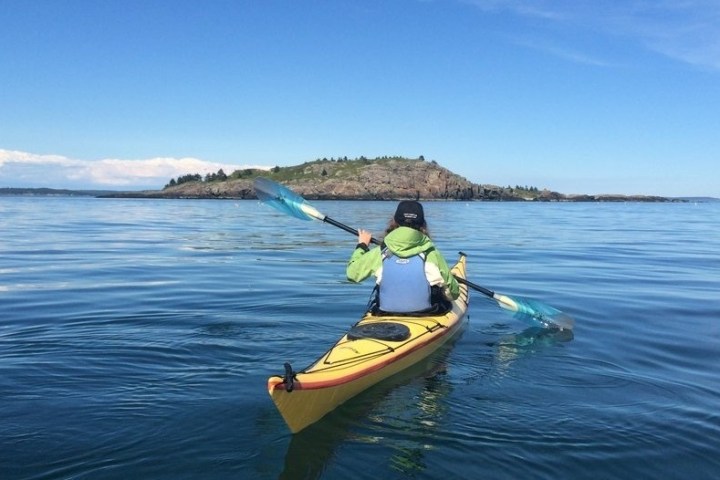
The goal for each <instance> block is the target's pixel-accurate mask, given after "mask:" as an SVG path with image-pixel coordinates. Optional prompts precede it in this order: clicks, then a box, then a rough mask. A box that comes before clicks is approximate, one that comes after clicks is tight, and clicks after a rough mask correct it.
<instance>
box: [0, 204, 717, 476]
mask: <svg viewBox="0 0 720 480" xmlns="http://www.w3.org/2000/svg"><path fill="white" fill-rule="evenodd" d="M315 205H316V206H317V207H318V208H319V209H320V210H321V211H322V212H323V213H325V214H327V215H329V216H330V217H332V218H335V219H336V220H339V221H342V222H344V223H348V224H350V225H353V226H356V227H357V226H363V227H366V228H369V229H371V230H373V231H376V232H379V231H380V230H382V228H383V227H384V225H385V219H386V218H388V217H389V216H390V215H391V213H392V212H393V210H394V207H395V204H394V203H383V202H316V203H315ZM426 213H427V216H428V219H429V221H430V226H431V229H432V231H433V233H434V237H435V240H436V243H437V244H438V246H439V248H440V250H441V251H443V253H445V255H446V257H448V258H449V259H452V258H455V256H456V252H457V251H459V250H462V251H464V252H466V253H468V254H469V262H468V272H469V279H470V280H472V281H474V282H475V283H477V284H480V285H483V286H485V287H488V288H491V289H494V290H497V291H498V292H501V293H506V294H510V295H522V296H527V297H532V298H535V299H538V300H541V301H543V302H545V303H548V304H550V305H552V306H554V307H556V308H559V309H560V310H563V311H565V312H567V313H569V314H571V315H572V316H573V317H574V318H575V320H576V328H575V331H574V336H568V335H558V334H555V335H548V334H547V333H543V332H538V331H536V330H528V329H526V325H524V324H522V323H520V322H519V321H517V320H515V319H513V318H512V317H511V316H509V315H508V314H507V313H506V312H504V311H503V310H501V309H499V308H497V306H496V305H495V303H494V302H492V301H490V300H488V299H486V298H485V297H483V296H481V295H479V294H475V295H471V307H470V319H469V322H468V323H467V328H466V329H465V331H464V333H463V335H462V336H461V337H460V338H459V340H458V341H457V342H456V343H455V344H454V345H453V346H452V347H451V348H449V349H446V350H444V351H443V352H441V353H440V354H439V355H437V356H435V357H432V358H431V359H430V361H429V362H427V363H426V364H424V365H420V366H418V367H417V368H414V369H413V370H412V371H410V372H407V373H406V374H404V375H401V376H399V377H397V378H394V379H392V380H391V381H388V382H385V383H382V384H380V385H378V386H377V387H375V388H373V389H371V390H369V391H368V392H366V393H365V394H363V395H361V396H359V397H357V398H356V399H355V400H354V401H352V402H350V403H349V404H347V405H346V406H344V407H342V408H340V409H338V410H337V411H335V412H334V413H333V414H331V415H330V416H329V417H327V418H326V419H325V420H324V421H322V422H320V423H318V424H316V425H315V426H313V427H311V428H309V429H307V430H305V431H304V432H301V433H300V434H298V435H295V436H293V435H291V434H290V433H289V432H288V430H287V428H286V427H285V425H284V423H283V421H282V419H281V417H280V416H279V414H278V413H277V412H276V410H275V407H274V405H273V404H272V402H271V400H270V398H269V396H268V395H267V391H266V381H267V377H268V376H270V375H272V374H276V373H280V372H281V371H282V365H283V363H284V362H285V361H291V362H292V363H293V365H294V366H295V367H296V368H297V369H299V368H302V367H304V366H306V365H307V364H309V363H310V362H311V361H312V360H314V359H315V358H316V357H317V356H319V355H320V354H321V353H323V352H324V351H325V350H326V349H327V348H328V347H329V346H330V345H331V344H332V342H333V341H334V340H335V339H336V338H337V337H339V336H340V335H341V334H342V333H343V332H344V331H345V330H346V329H347V328H348V327H349V326H350V325H351V324H352V323H354V322H355V321H356V320H357V319H358V318H359V316H360V315H361V313H362V312H363V308H364V306H365V304H366V301H367V298H368V294H369V292H370V289H371V285H370V283H366V284H362V285H353V284H349V283H347V282H346V281H345V279H344V268H345V261H346V260H347V258H348V256H349V255H350V253H351V250H352V249H353V248H354V246H355V238H353V237H352V236H351V235H349V234H347V233H345V232H343V231H341V230H339V229H336V228H334V227H332V226H330V225H323V224H320V223H317V222H301V221H299V220H295V219H291V218H289V217H285V216H283V215H282V214H280V213H277V212H275V211H274V210H271V209H270V208H269V207H267V206H264V205H261V204H259V203H257V202H254V201H242V202H235V201H194V200H181V201H172V200H170V201H155V200H106V199H90V198H85V199H83V198H8V197H5V198H0V312H1V313H0V315H1V318H0V478H2V479H55V478H58V479H60V478H67V479H70V478H72V479H97V478H103V479H115V478H117V479H121V478H122V479H126V478H153V479H182V478H193V479H194V478H203V479H204V478H208V479H225V478H237V479H242V478H248V479H250V478H252V479H266V478H269V479H275V478H287V479H290V478H325V479H334V478H372V479H377V478H382V479H404V478H414V479H416V478H420V479H437V478H468V479H478V478H493V479H518V478H533V479H598V478H602V479H626V478H627V479H629V478H633V479H635V478H643V479H644V478H653V479H688V478H692V479H715V478H720V456H719V455H718V452H720V368H719V364H718V362H719V360H720V343H719V342H720V203H714V204H712V203H709V204H634V203H620V204H518V203H428V204H426Z"/></svg>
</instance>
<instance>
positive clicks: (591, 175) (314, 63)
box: [0, 0, 720, 197]
mask: <svg viewBox="0 0 720 480" xmlns="http://www.w3.org/2000/svg"><path fill="white" fill-rule="evenodd" d="M0 25H2V28H0V45H2V48H0V187H10V186H34V187H37V186H48V187H55V188H112V189H135V188H160V187H162V186H163V185H164V184H165V183H167V181H168V180H169V179H170V178H173V177H177V176H178V175H182V174H185V173H196V172H198V173H206V172H208V171H217V169H218V168H224V169H225V170H226V171H228V172H229V171H232V170H234V169H235V168H246V167H249V166H268V167H272V166H275V165H279V166H288V165H297V164H300V163H303V162H305V161H310V160H314V159H316V158H322V157H327V158H330V157H341V156H347V157H350V158H354V157H358V156H366V157H370V158H372V157H375V156H384V155H400V156H407V157H413V158H414V157H418V156H420V155H422V156H424V157H425V159H427V160H436V161H437V162H438V163H439V164H440V165H442V166H444V167H446V168H449V169H450V170H452V171H454V172H456V173H459V174H461V175H463V176H464V177H466V178H468V179H469V180H471V181H473V182H477V183H491V184H496V185H517V184H519V185H528V186H536V187H538V188H549V189H551V190H555V191H559V192H562V193H625V194H649V195H666V196H681V195H698V196H700V195H702V196H715V197H720V174H718V170H719V169H718V166H717V165H718V163H720V162H719V161H718V160H719V159H720V2H717V1H716V0H683V1H680V0H668V1H665V0H654V1H647V0H617V1H610V0H609V1H603V2H598V1H592V0H587V1H586V0H533V1H531V0H382V1H379V0H377V1H376V0H368V1H360V0H356V1H349V0H337V1H330V0H327V1H300V0H295V1H289V0H288V1H272V0H270V1H259V0H258V1H241V0H228V1H225V0H205V1H182V0H174V1H165V0H161V1H157V0H142V1H139V0H117V1H115V0H104V1H95V0H89V1H78V0H64V1H52V0H43V1H38V0H2V1H0Z"/></svg>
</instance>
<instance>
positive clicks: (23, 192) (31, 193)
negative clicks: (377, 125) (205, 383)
mask: <svg viewBox="0 0 720 480" xmlns="http://www.w3.org/2000/svg"><path fill="white" fill-rule="evenodd" d="M0 196H5V197H9V196H12V197H94V198H126V199H133V198H135V199H143V198H144V199H158V198H160V199H181V200H185V199H192V200H202V199H208V200H255V199H256V198H255V197H243V198H240V197H234V196H228V197H218V196H197V197H183V196H165V195H162V190H137V191H117V190H74V189H55V188H44V187H40V188H15V187H12V188H11V187H5V188H0ZM308 198H309V199H312V200H318V198H310V197H308ZM332 200H349V201H363V200H376V199H367V198H345V199H332ZM433 200H443V199H426V201H433ZM444 200H446V201H456V200H454V199H450V200H447V199H444ZM388 201H392V200H391V199H388ZM470 201H477V202H493V201H495V202H507V201H513V202H516V201H520V202H522V201H523V200H514V199H513V200H470ZM527 201H528V202H538V201H543V200H527ZM554 201H555V202H586V203H608V202H610V203H612V202H615V203H617V202H643V203H662V202H700V203H711V202H720V198H715V197H702V196H700V197H656V196H649V195H648V196H646V195H620V194H618V195H569V196H566V198H563V199H558V200H554Z"/></svg>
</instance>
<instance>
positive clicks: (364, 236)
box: [358, 228, 372, 246]
mask: <svg viewBox="0 0 720 480" xmlns="http://www.w3.org/2000/svg"><path fill="white" fill-rule="evenodd" d="M370 240H372V233H370V232H368V231H367V230H363V229H362V228H361V229H359V230H358V243H363V244H365V245H367V246H370Z"/></svg>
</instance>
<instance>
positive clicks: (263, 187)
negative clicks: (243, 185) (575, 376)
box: [255, 177, 575, 329]
mask: <svg viewBox="0 0 720 480" xmlns="http://www.w3.org/2000/svg"><path fill="white" fill-rule="evenodd" d="M255 193H256V194H257V197H258V199H260V200H261V201H262V202H263V203H266V204H268V205H270V206H271V207H273V208H275V209H277V210H280V211H281V212H283V213H286V214H288V215H291V216H293V217H295V218H299V219H301V220H319V221H321V222H325V223H329V224H330V225H333V226H335V227H338V228H341V229H342V230H345V231H346V232H348V233H352V234H354V235H357V234H358V231H357V229H355V228H352V227H349V226H347V225H345V224H343V223H340V222H338V221H336V220H333V219H332V218H330V217H328V216H327V215H324V214H322V213H320V212H319V211H318V210H317V209H316V208H315V207H313V206H312V205H310V204H309V203H308V202H307V201H306V200H305V199H304V198H302V197H301V196H300V195H298V194H297V193H295V192H293V191H292V190H290V189H289V188H287V187H286V186H284V185H281V184H279V183H277V182H274V181H272V180H269V179H267V178H263V177H258V178H256V179H255ZM371 242H372V243H374V244H376V245H380V243H381V242H380V241H379V240H377V239H375V238H373V239H371ZM456 278H457V280H458V282H460V283H463V284H465V285H467V286H468V287H470V288H472V289H473V290H476V291H478V292H480V293H482V294H483V295H485V296H486V297H489V298H492V299H493V300H495V301H496V302H497V304H498V305H499V306H500V307H502V308H504V309H505V310H509V311H511V312H513V313H514V316H515V318H518V319H520V320H523V321H525V322H526V323H529V324H531V325H533V326H541V327H556V328H561V329H572V328H573V325H574V323H575V322H574V320H573V319H572V318H571V317H570V316H568V315H567V314H565V313H563V312H561V311H560V310H558V309H556V308H553V307H551V306H549V305H545V304H544V303H542V302H539V301H537V300H532V299H529V298H524V297H517V296H512V297H511V296H509V295H502V294H499V293H495V292H493V291H492V290H490V289H487V288H485V287H481V286H480V285H476V284H474V283H472V282H470V281H467V280H465V279H464V278H460V277H456Z"/></svg>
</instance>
